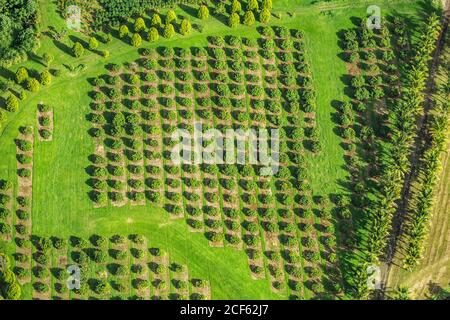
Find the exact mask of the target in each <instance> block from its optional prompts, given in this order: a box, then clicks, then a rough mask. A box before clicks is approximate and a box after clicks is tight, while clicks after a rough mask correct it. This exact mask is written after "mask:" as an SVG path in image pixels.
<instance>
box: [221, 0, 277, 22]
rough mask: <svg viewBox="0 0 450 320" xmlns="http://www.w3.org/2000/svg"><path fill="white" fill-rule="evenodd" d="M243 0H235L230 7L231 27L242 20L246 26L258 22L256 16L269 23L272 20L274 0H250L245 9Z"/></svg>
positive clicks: (229, 20)
mask: <svg viewBox="0 0 450 320" xmlns="http://www.w3.org/2000/svg"><path fill="white" fill-rule="evenodd" d="M243 7H244V6H243V5H242V2H241V1H239V0H233V2H232V4H231V6H230V8H229V17H228V25H229V26H230V27H231V28H235V27H237V26H238V25H239V24H240V23H241V22H242V23H243V24H244V25H246V26H251V25H253V24H254V23H255V22H256V18H255V16H257V17H258V18H259V21H260V22H262V23H267V22H269V20H270V16H271V13H270V11H271V10H272V0H263V1H261V3H260V2H258V0H249V1H248V2H247V3H246V5H245V10H243Z"/></svg>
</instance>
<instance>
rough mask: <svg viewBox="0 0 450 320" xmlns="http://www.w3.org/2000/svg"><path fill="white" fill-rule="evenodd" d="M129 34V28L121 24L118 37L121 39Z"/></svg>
mask: <svg viewBox="0 0 450 320" xmlns="http://www.w3.org/2000/svg"><path fill="white" fill-rule="evenodd" d="M129 34H130V30H128V27H127V26H126V25H124V24H123V25H121V26H120V28H119V38H120V39H123V38H125V37H126V36H128V35H129Z"/></svg>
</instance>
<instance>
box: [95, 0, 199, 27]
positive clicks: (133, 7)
mask: <svg viewBox="0 0 450 320" xmlns="http://www.w3.org/2000/svg"><path fill="white" fill-rule="evenodd" d="M98 2H99V3H100V5H101V6H102V10H98V11H97V12H96V14H95V19H94V21H93V27H94V29H99V28H100V27H101V26H102V25H103V24H105V23H108V24H118V23H119V22H120V21H122V20H123V19H124V18H129V17H131V16H133V15H136V14H143V13H144V12H145V11H146V10H149V9H155V8H163V7H170V6H174V5H177V4H199V3H200V2H201V1H200V0H98Z"/></svg>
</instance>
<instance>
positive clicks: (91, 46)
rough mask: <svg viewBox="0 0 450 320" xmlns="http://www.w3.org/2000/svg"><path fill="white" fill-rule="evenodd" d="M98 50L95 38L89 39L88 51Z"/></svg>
mask: <svg viewBox="0 0 450 320" xmlns="http://www.w3.org/2000/svg"><path fill="white" fill-rule="evenodd" d="M97 48H98V41H97V39H95V37H90V38H89V50H95V49H97Z"/></svg>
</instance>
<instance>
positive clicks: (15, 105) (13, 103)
mask: <svg viewBox="0 0 450 320" xmlns="http://www.w3.org/2000/svg"><path fill="white" fill-rule="evenodd" d="M6 110H8V111H9V112H16V111H17V110H19V101H18V100H17V98H16V96H15V95H12V94H10V95H9V96H8V98H6Z"/></svg>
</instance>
